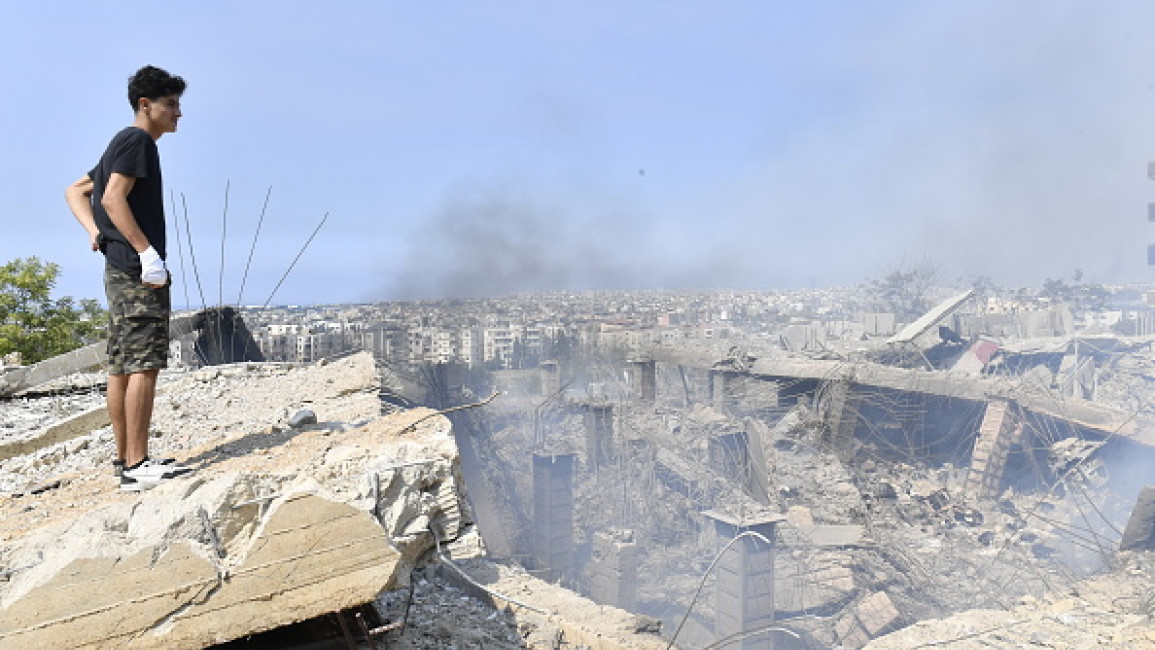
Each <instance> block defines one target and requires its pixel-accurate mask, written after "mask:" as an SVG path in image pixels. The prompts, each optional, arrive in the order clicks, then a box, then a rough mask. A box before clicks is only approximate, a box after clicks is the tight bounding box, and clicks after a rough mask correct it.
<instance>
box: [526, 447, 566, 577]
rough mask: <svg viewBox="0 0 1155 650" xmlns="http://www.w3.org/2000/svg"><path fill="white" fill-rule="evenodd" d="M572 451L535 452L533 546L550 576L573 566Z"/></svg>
mask: <svg viewBox="0 0 1155 650" xmlns="http://www.w3.org/2000/svg"><path fill="white" fill-rule="evenodd" d="M573 467H574V455H573V454H545V453H535V454H534V455H533V549H534V556H535V559H536V561H537V564H538V566H539V567H540V568H542V569H548V572H549V576H548V577H549V579H550V580H553V581H556V580H561V579H563V578H567V577H568V576H569V575H570V571H571V569H572V568H573V548H574V543H573Z"/></svg>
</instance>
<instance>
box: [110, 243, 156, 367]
mask: <svg viewBox="0 0 1155 650" xmlns="http://www.w3.org/2000/svg"><path fill="white" fill-rule="evenodd" d="M104 291H105V294H106V295H107V296H108V372H109V374H112V375H130V374H132V373H134V372H141V371H142V370H153V369H160V368H167V367H168V318H169V312H171V311H172V299H171V297H170V294H169V287H165V288H163V289H149V288H148V287H146V286H144V285H143V284H141V283H140V278H138V277H134V276H133V275H131V274H129V273H126V272H125V271H122V270H120V269H118V268H116V267H114V266H112V265H111V264H105V266H104Z"/></svg>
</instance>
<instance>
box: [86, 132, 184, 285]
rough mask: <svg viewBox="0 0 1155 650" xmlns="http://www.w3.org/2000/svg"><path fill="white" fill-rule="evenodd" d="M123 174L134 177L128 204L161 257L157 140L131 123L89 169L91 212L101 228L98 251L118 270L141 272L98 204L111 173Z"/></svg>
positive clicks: (161, 210) (134, 256)
mask: <svg viewBox="0 0 1155 650" xmlns="http://www.w3.org/2000/svg"><path fill="white" fill-rule="evenodd" d="M114 173H118V174H124V175H125V176H132V177H133V178H135V179H136V182H135V183H133V186H132V191H130V192H129V193H128V207H129V208H130V209H132V216H133V217H134V218H135V219H136V223H137V225H138V226H140V230H141V232H143V233H144V236H145V237H147V238H148V243H150V244H152V247H153V248H155V249H156V252H157V253H159V254H160V256H161V258H162V259H164V258H165V257H166V254H165V234H164V189H163V188H162V187H161V178H160V154H159V153H158V152H157V148H156V141H155V140H153V139H152V136H151V135H149V134H148V132H147V131H145V130H144V129H141V128H138V127H135V126H130V127H126V128H124V129H123V130H121V131H120V133H117V134H116V135H115V136H114V137H113V138H112V142H109V143H108V148H107V149H105V151H104V155H103V156H101V157H100V162H98V163H96V167H93V168H92V171H90V172H88V177H89V178H91V179H92V213H93V216H94V217H96V227H97V229H99V230H100V234H101V240H102V241H101V245H100V250H101V252H103V253H104V256H105V258H107V259H108V262H109V264H112V265H113V266H115V267H116V268H118V269H121V270H123V271H126V272H128V273H132V274H135V275H140V256H139V255H137V253H136V250H134V249H133V247H132V245H131V244H129V243H128V240H127V239H125V238H124V235H122V234H120V231H119V230H117V229H116V226H114V225H112V219H110V218H109V217H108V213H107V212H105V210H104V206H102V205H101V204H100V202H101V199H102V198H103V197H104V189H105V188H106V187H108V179H109V177H110V176H112V174H114Z"/></svg>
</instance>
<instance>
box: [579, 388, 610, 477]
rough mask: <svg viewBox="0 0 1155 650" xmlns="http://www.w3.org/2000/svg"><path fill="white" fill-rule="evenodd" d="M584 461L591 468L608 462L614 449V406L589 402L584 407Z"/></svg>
mask: <svg viewBox="0 0 1155 650" xmlns="http://www.w3.org/2000/svg"><path fill="white" fill-rule="evenodd" d="M585 421H586V462H587V463H589V466H590V468H591V469H595V468H597V467H598V466H599V465H603V464H605V463H607V462H609V460H610V458H612V457H613V451H614V407H613V406H611V405H609V404H590V405H589V406H587V407H586V412H585Z"/></svg>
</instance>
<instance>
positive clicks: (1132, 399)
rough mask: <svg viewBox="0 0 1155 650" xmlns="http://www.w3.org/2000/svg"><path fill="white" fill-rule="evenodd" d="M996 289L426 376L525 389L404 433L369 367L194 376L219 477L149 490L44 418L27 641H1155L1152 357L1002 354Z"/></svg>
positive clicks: (193, 415) (428, 383) (408, 420)
mask: <svg viewBox="0 0 1155 650" xmlns="http://www.w3.org/2000/svg"><path fill="white" fill-rule="evenodd" d="M969 299H970V294H969V292H968V293H965V294H956V295H955V296H953V297H951V298H950V299H949V300H948V301H946V302H944V303H943V304H942V305H940V306H939V307H938V308H936V309H934V310H931V312H929V313H928V314H927V316H926V317H925V318H922V319H918V320H917V321H916V322H915V323H913V324H912V325H910V326H907V327H902V328H900V327H898V325H899V324H898V323H895V322H893V317H891V318H880V317H877V316H883V315H875V316H876V317H872V320H871V322H870V326H869V327H864V328H857V329H854V328H851V329H853V330H854V332H858V333H857V334H853V336H858V337H860V338H857V339H855V340H853V341H851V342H846V341H844V343H847V346H846V348H845V349H838V348H837V345H838V344H839V341H840V337H843V336H844V335H843V334H838V333H837V332H834V331H833V330H831V329H830V328H828V327H827V328H822V327H818V326H816V325H814V324H809V323H791V324H789V325H788V326H785V327H784V328H783V329H782V333H781V335H777V334H775V335H773V336H765V337H763V338H762V340H761V342H762V343H763V344H764V345H759V339H758V338H757V337H751V338H746V339H742V340H725V341H723V340H715V341H711V342H710V343H709V344H708V345H702V346H677V345H666V344H661V345H651V346H649V347H639V348H634V349H631V350H630V353H629V354H625V353H623V352H622V351H621V350H617V349H615V350H596V349H595V350H593V351H592V353H589V354H575V355H573V356H571V357H569V358H566V359H563V360H550V361H549V362H547V363H542V364H541V366H540V367H526V368H521V369H510V370H492V369H485V370H477V371H471V370H470V369H467V368H464V367H463V366H455V367H450V366H445V367H437V369H435V370H434V369H429V368H426V369H425V370H424V374H423V375H421V376H419V377H417V378H416V380H415V383H416V384H422V382H424V384H422V385H421V388H422V390H424V391H426V392H425V398H426V399H428V401H429V403H438V404H441V405H442V407H444V406H445V405H463V404H468V403H473V402H478V399H479V398H478V395H481V394H489V392H490V391H493V390H497V391H500V398H499V399H496V400H494V401H493V402H492V403H489V404H487V405H486V406H485V407H484V408H476V409H470V410H461V411H456V412H445V413H442V414H439V413H438V412H435V411H431V410H428V409H420V408H415V409H409V410H391V411H390V412H389V413H388V414H382V412H381V409H382V405H381V404H382V403H381V399H380V396H379V395H378V392H379V390H380V386H379V385H378V383H379V381H378V379H377V377H378V376H380V373H381V369H380V368H378V369H376V371H374V370H373V369H372V362H371V361H370V360H368V359H367V358H366V357H365V356H363V355H358V356H354V357H348V358H344V359H338V360H334V361H332V362H328V363H323V364H317V365H313V366H307V367H302V366H297V365H295V364H288V363H241V364H233V365H227V366H218V367H210V368H204V369H201V370H196V371H192V372H183V373H182V372H174V373H166V375H165V376H166V379H165V384H164V386H163V387H162V392H161V395H160V397H159V398H158V404H157V413H156V419H155V429H156V432H155V433H156V438H155V444H156V451H155V453H157V454H158V455H175V456H177V457H179V458H182V459H190V460H191V461H192V462H193V463H194V464H195V465H197V466H198V470H197V472H196V474H195V475H193V477H190V478H188V479H183V480H180V481H177V482H175V483H174V484H172V485H170V486H166V487H163V488H160V489H158V490H156V491H153V492H151V493H146V494H144V495H141V496H139V497H138V496H133V495H124V494H121V493H120V492H118V491H117V490H115V484H114V482H113V480H112V479H111V476H110V475H109V474H110V471H109V470H110V468H109V467H108V460H109V457H108V453H109V450H110V449H111V440H110V437H109V432H108V430H107V425H106V424H104V423H102V421H101V413H100V399H99V395H97V394H96V393H95V392H90V393H87V394H86V393H84V391H80V392H79V393H77V392H72V393H64V394H59V395H56V394H52V395H47V394H44V395H40V396H37V397H35V398H27V399H25V398H21V397H16V398H13V399H11V400H9V401H8V402H7V403H5V404H4V405H3V408H4V410H3V411H0V413H3V414H4V415H5V417H4V421H3V422H2V423H0V424H2V425H3V426H0V490H2V491H3V492H4V493H6V495H7V496H4V497H2V498H0V522H3V523H0V542H2V546H0V572H2V574H0V575H2V576H3V580H2V581H0V605H2V606H3V609H2V610H0V635H6V636H3V637H2V638H3V640H7V639H8V638H12V639H16V638H23V637H17V636H14V635H26V636H27V638H28V639H37V638H38V637H35V636H33V635H36V634H41V633H43V634H47V633H48V632H47V631H48V630H56V631H60V630H65V629H69V628H68V626H69V625H75V628H77V629H79V628H83V629H84V630H86V631H90V632H91V633H92V634H93V635H94V636H101V635H103V636H101V640H94V641H91V642H90V643H89V645H84V643H74V645H76V646H77V647H103V646H102V645H101V644H102V643H105V644H107V647H121V646H126V645H127V647H136V646H134V645H133V644H137V645H138V646H139V647H200V646H199V645H195V643H200V644H206V643H210V642H217V641H220V640H223V639H224V638H225V637H230V638H232V637H231V636H230V635H238V634H240V635H247V634H249V632H242V631H240V628H241V627H242V626H243V624H247V625H249V626H250V627H252V628H254V630H255V629H256V628H259V629H270V628H272V627H277V626H281V625H285V624H286V623H290V622H293V621H299V620H305V619H307V618H310V617H315V616H317V615H319V614H325V613H329V612H334V611H339V610H341V609H343V608H348V607H352V606H356V605H359V604H363V603H366V602H370V601H373V602H375V604H376V610H377V611H378V612H380V613H382V616H383V617H384V619H385V620H388V621H391V622H392V623H393V624H392V625H391V626H387V627H389V629H390V630H391V631H389V632H383V633H382V634H383V635H384V636H383V638H384V640H386V641H387V643H388V644H389V645H388V647H397V648H402V649H406V650H416V649H422V650H424V649H426V648H449V647H455V648H471V647H479V646H480V647H485V648H500V649H505V648H511V649H512V648H566V647H572V648H575V650H576V649H577V648H582V647H589V648H651V647H653V648H657V647H666V646H667V644H671V643H672V644H673V645H674V646H675V647H679V648H687V649H698V648H706V647H711V648H713V647H728V648H743V649H744V650H748V649H754V648H757V649H769V648H773V649H775V650H794V649H796V648H797V649H801V648H807V649H809V648H819V647H821V648H840V649H852V648H871V649H875V648H882V649H886V648H915V647H939V646H944V647H958V648H967V647H975V648H978V647H1008V648H1013V647H1055V648H1085V647H1119V648H1145V647H1153V648H1155V638H1153V637H1152V629H1155V626H1153V624H1152V620H1153V619H1152V616H1153V615H1155V610H1153V609H1152V607H1153V605H1152V603H1153V602H1155V600H1153V596H1152V594H1155V571H1153V570H1152V569H1153V568H1155V567H1153V566H1152V562H1153V561H1155V559H1153V558H1155V556H1153V555H1152V554H1151V552H1150V549H1151V547H1152V544H1155V535H1153V534H1152V531H1155V526H1153V525H1152V522H1153V521H1155V516H1152V513H1155V507H1152V505H1151V504H1152V503H1155V498H1152V496H1151V490H1152V488H1151V487H1150V467H1152V466H1153V464H1155V437H1153V434H1152V432H1153V431H1155V425H1153V423H1155V400H1151V399H1149V388H1148V386H1149V385H1150V383H1151V381H1152V379H1153V378H1155V353H1153V352H1152V349H1151V340H1148V339H1128V338H1125V337H1095V338H1094V339H1091V338H1088V337H1081V338H1080V337H1066V338H1054V339H1045V340H1043V339H1040V340H1022V339H1017V340H1016V339H1014V338H1013V336H1012V335H1008V336H1009V338H1007V339H1000V340H998V341H997V342H995V341H994V340H988V339H983V338H979V337H980V336H983V335H984V334H983V333H982V332H981V331H978V330H977V329H976V328H979V327H980V326H981V325H982V323H980V322H978V321H973V319H971V317H972V316H973V314H965V313H964V314H960V313H958V311H959V310H960V309H961V308H962V306H963V305H964V304H965V303H966V301H967V300H969ZM1064 309H1065V308H1061V309H1060V308H1056V309H1055V310H1053V311H1054V318H1052V317H1051V316H1047V317H1046V318H1044V317H1041V316H1040V317H1037V318H1036V317H1033V316H1032V317H1031V318H1027V319H1026V320H1025V321H1024V322H1026V321H1031V320H1032V319H1034V320H1038V322H1037V323H1034V324H1033V325H1032V326H1031V327H1030V328H1028V330H1029V331H1030V332H1031V333H1035V334H1038V333H1040V332H1042V333H1045V334H1054V333H1056V332H1070V331H1072V327H1073V325H1072V324H1071V323H1068V322H1067V321H1069V320H1070V318H1069V316H1070V312H1069V311H1066V312H1064ZM1064 313H1065V314H1066V315H1064ZM949 318H953V320H951V321H949V323H948V321H947V320H946V319H949ZM968 319H971V320H968ZM992 322H993V321H992ZM1028 324H1029V323H1028ZM948 325H949V326H948ZM987 325H989V323H988V324H987ZM1011 329H1012V330H1014V331H1018V330H1016V329H1015V328H1011ZM1019 329H1022V328H1019ZM867 330H869V331H871V332H875V334H874V335H875V336H888V337H890V338H891V343H889V344H883V342H881V341H880V342H874V345H873V347H872V346H871V345H868V343H870V342H868V341H865V340H864V339H862V338H861V336H865V335H866V334H865V333H866V332H867ZM848 331H849V330H848ZM895 331H898V334H895ZM983 331H985V332H987V334H986V336H988V338H989V337H992V336H993V334H990V332H993V331H994V330H991V329H989V327H988V329H986V330H983ZM1000 331H1002V330H1000ZM1008 331H1010V330H1008ZM935 332H937V333H938V337H939V339H941V340H936V341H934V342H932V343H931V344H927V342H926V338H927V337H931V338H933V337H934V336H935ZM956 332H962V336H966V337H968V338H969V340H964V339H963V338H962V337H961V336H960V335H959V334H957V333H956ZM976 332H978V333H976ZM846 336H851V335H846ZM622 340H627V339H625V338H623V339H622ZM880 346H881V347H880ZM585 352H590V351H589V350H585ZM394 370H396V371H397V372H398V373H399V374H405V372H406V371H405V369H403V368H399V367H391V368H390V372H392V371H394ZM415 374H417V373H410V378H412V377H413V375H415ZM86 381H87V380H85V379H84V378H83V377H82V376H78V377H73V378H70V379H69V380H68V382H69V383H71V384H73V385H81V386H83V385H85V384H86ZM87 383H88V385H96V384H98V383H99V382H98V381H97V382H92V381H87ZM483 391H484V392H483ZM388 392H390V393H391V394H393V395H397V396H400V397H405V399H398V400H397V401H398V402H405V401H407V400H408V399H409V398H408V397H406V396H405V395H402V393H404V392H405V391H404V390H400V389H394V388H390V390H389V391H388ZM429 396H433V397H429ZM22 400H23V401H22ZM25 402H27V403H25ZM25 406H27V408H25ZM46 410H51V412H52V413H53V415H52V416H51V417H46V416H45V415H44V412H45V411H46ZM89 431H91V433H88V432H89ZM5 449H8V450H10V451H9V452H7V457H5V452H4V451H3V450H5ZM466 482H468V490H466V489H465V484H466ZM436 539H441V540H443V541H444V542H445V545H444V548H443V549H438V548H437V544H436V541H435V540H436ZM93 549H99V550H96V551H94V550H93ZM300 549H308V552H301V551H300ZM157 573H161V574H163V579H159V578H156V577H155V576H156V574H157ZM96 576H103V578H102V580H103V581H102V582H101V583H100V584H101V585H102V586H101V589H102V590H104V592H107V593H109V594H115V595H110V598H109V602H108V603H104V604H102V602H101V601H100V600H99V599H94V598H88V597H86V598H84V599H74V600H69V596H68V594H75V593H76V591H77V590H80V589H83V590H84V592H85V593H86V594H87V593H88V592H93V591H95V590H94V589H91V588H88V589H84V587H82V586H81V585H85V584H95V579H96ZM108 576H112V577H111V578H110V577H108ZM142 576H143V577H147V579H148V580H151V581H152V582H150V583H149V584H151V585H152V586H153V587H154V589H153V590H152V591H148V592H147V593H145V592H144V591H140V585H141V584H144V583H143V582H142ZM86 581H87V582H86ZM274 582H275V587H270V585H271V584H273V583H274ZM106 584H111V585H114V586H115V588H114V589H106V588H105V587H104V585H106ZM338 584H339V585H340V586H339V587H338V586H337V585H338ZM134 589H137V590H138V591H136V592H134V591H133V590H134ZM134 593H136V594H139V595H137V596H132V594H134ZM126 594H127V595H128V596H127V597H128V598H129V599H130V600H133V602H134V603H136V606H134V609H133V611H134V618H132V620H131V625H129V626H122V627H124V629H121V628H114V627H112V626H111V625H109V626H107V627H104V628H102V627H101V623H100V621H102V620H112V619H111V617H112V616H113V615H114V614H115V613H117V612H118V611H119V610H118V609H117V608H118V605H117V603H122V601H121V600H119V599H123V598H125V597H126V596H125V595H126ZM49 603H51V604H58V605H54V606H57V607H58V608H57V609H56V610H52V609H49V608H48V607H47V606H46V604H49ZM36 617H41V618H40V619H37V618H36ZM45 617H47V618H45ZM122 618H123V617H122ZM138 619H139V620H138ZM47 620H51V621H55V623H53V624H45V623H44V621H47ZM38 621H39V622H38ZM85 621H87V622H85ZM221 621H225V622H224V623H222V622H221ZM210 622H211V623H210ZM234 623H235V624H236V626H235V627H230V626H231V625H233V624H234ZM5 626H6V627H5ZM210 628H211V629H210ZM78 633H79V632H78ZM211 635H215V636H211ZM45 638H47V637H45ZM162 639H163V641H164V643H163V644H161V640H162ZM194 639H195V642H194ZM153 642H155V643H157V644H158V645H156V646H149V645H148V644H149V643H153ZM182 644H186V645H182ZM0 647H6V646H4V644H3V642H2V641H0Z"/></svg>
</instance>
